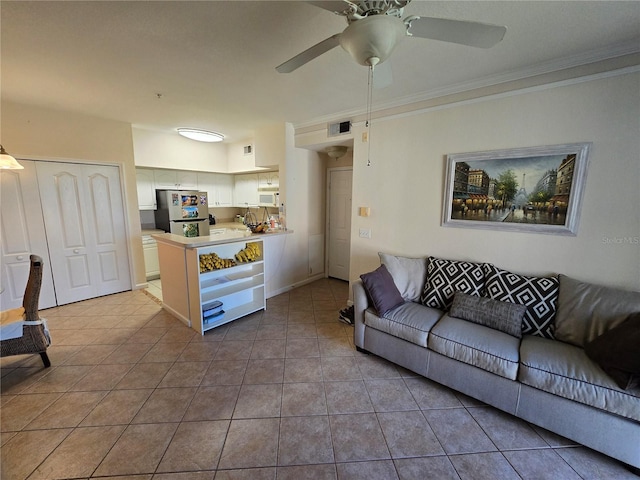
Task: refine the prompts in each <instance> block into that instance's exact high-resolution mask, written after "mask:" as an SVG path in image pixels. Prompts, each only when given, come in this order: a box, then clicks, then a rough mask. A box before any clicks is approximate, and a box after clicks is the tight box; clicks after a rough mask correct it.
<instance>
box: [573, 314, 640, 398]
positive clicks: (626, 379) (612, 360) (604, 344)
mask: <svg viewBox="0 0 640 480" xmlns="http://www.w3.org/2000/svg"><path fill="white" fill-rule="evenodd" d="M584 351H585V353H586V354H587V356H588V357H589V358H590V359H591V360H593V361H594V362H596V363H597V364H598V365H599V366H600V368H602V370H604V371H605V373H606V374H607V375H609V376H610V377H611V378H612V379H613V380H614V381H615V382H616V383H617V384H618V386H619V387H620V388H622V389H623V390H627V389H628V388H633V387H640V313H636V314H634V315H632V316H631V317H630V318H629V319H628V320H626V321H624V322H623V323H621V324H620V325H618V326H617V327H615V328H612V329H611V330H607V331H606V332H604V333H603V334H602V335H600V336H599V337H598V338H596V339H594V340H592V341H590V342H589V343H587V344H586V345H585V347H584Z"/></svg>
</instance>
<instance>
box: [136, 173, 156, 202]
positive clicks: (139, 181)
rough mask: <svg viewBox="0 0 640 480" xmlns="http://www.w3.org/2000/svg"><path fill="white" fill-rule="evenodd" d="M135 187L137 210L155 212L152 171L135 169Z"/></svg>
mask: <svg viewBox="0 0 640 480" xmlns="http://www.w3.org/2000/svg"><path fill="white" fill-rule="evenodd" d="M136 187H137V189H138V209H139V210H155V209H156V208H158V207H157V205H156V186H155V182H154V178H153V170H148V169H144V168H136Z"/></svg>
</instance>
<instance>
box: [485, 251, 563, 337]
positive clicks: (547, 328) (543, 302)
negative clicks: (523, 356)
mask: <svg viewBox="0 0 640 480" xmlns="http://www.w3.org/2000/svg"><path fill="white" fill-rule="evenodd" d="M484 273H485V275H486V278H487V280H486V284H485V288H486V290H485V292H486V293H485V295H486V296H487V297H489V298H492V299H494V300H498V301H501V302H511V303H518V304H520V305H525V306H526V307H527V311H526V312H525V314H524V317H523V318H522V333H523V334H526V335H537V336H540V337H544V338H554V331H553V330H554V319H555V316H556V308H557V302H558V287H559V281H558V277H527V276H525V275H518V274H517V273H511V272H507V271H506V270H501V269H499V268H497V267H495V266H494V265H490V264H488V263H485V264H484Z"/></svg>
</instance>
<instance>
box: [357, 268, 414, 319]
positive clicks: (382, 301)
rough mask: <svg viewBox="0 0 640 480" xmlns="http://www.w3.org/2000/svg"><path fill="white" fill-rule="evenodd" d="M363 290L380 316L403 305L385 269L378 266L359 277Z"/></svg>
mask: <svg viewBox="0 0 640 480" xmlns="http://www.w3.org/2000/svg"><path fill="white" fill-rule="evenodd" d="M360 278H361V279H362V284H363V285H364V289H365V290H366V292H367V295H369V298H370V299H371V302H372V303H373V306H374V308H375V309H376V310H377V311H378V313H379V314H380V315H384V314H385V313H386V312H388V311H389V310H391V309H392V308H395V307H397V306H398V305H400V304H402V303H404V299H403V298H402V296H401V295H400V292H399V291H398V288H397V287H396V284H395V283H393V278H391V275H390V274H389V271H388V270H387V267H385V266H384V265H380V266H379V267H378V268H376V269H375V270H374V271H373V272H369V273H364V274H362V275H360Z"/></svg>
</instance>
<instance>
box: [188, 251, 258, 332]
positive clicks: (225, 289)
mask: <svg viewBox="0 0 640 480" xmlns="http://www.w3.org/2000/svg"><path fill="white" fill-rule="evenodd" d="M247 243H258V244H259V248H260V252H261V255H260V257H259V258H257V259H256V260H254V261H250V262H244V263H237V264H236V265H233V266H231V267H227V268H221V269H217V270H211V271H207V272H202V273H200V256H201V255H210V254H213V253H215V254H216V255H217V256H218V257H220V258H221V259H225V258H227V259H229V258H235V255H236V254H237V253H238V252H239V251H241V250H244V249H245V248H247ZM263 248H264V244H263V242H262V240H254V241H252V242H247V241H246V240H240V241H233V242H229V243H224V244H218V245H210V246H207V247H201V248H197V249H194V251H192V252H191V254H190V256H189V260H188V264H189V268H190V269H191V271H192V272H194V273H193V274H192V275H191V276H190V277H189V278H191V279H193V281H194V283H196V285H197V287H198V288H197V290H196V291H195V292H194V293H190V295H189V297H190V300H189V303H190V312H191V315H190V316H191V325H192V327H193V328H194V329H195V330H197V331H198V332H200V333H201V334H204V332H206V331H208V330H211V329H213V328H216V327H219V326H220V325H224V324H226V323H229V322H232V321H233V320H236V319H238V318H241V317H244V316H245V315H249V314H250V313H253V312H257V311H259V310H263V309H264V308H265V307H266V300H265V288H264V260H263V258H264V252H263ZM215 300H218V301H220V302H222V306H221V307H220V308H221V309H222V310H224V313H223V314H221V315H219V316H216V317H212V318H210V319H209V321H206V319H204V318H203V306H206V305H208V304H210V303H211V302H213V301H215Z"/></svg>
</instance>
